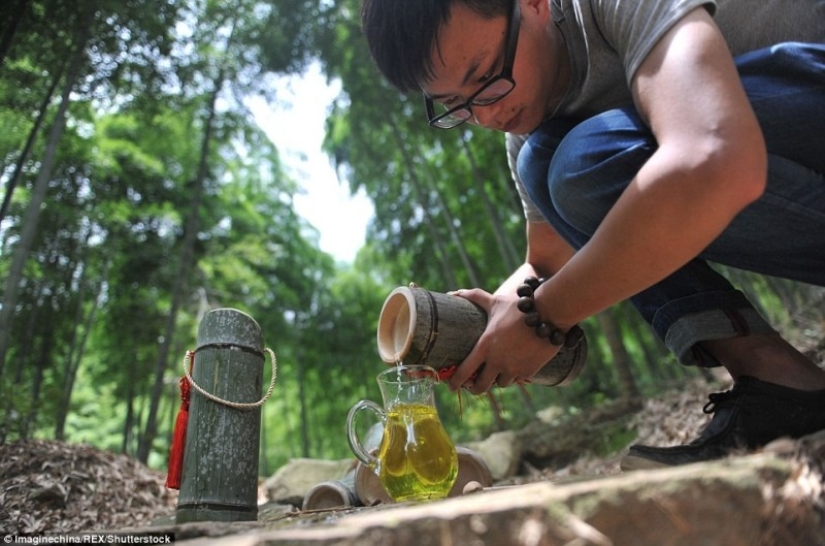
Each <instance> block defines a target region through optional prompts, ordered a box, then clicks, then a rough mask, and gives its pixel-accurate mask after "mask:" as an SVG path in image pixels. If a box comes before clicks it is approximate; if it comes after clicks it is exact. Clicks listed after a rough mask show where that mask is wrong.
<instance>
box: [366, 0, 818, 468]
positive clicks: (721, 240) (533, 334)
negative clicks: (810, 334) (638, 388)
mask: <svg viewBox="0 0 825 546" xmlns="http://www.w3.org/2000/svg"><path fill="white" fill-rule="evenodd" d="M823 21H825V1H823V0H801V1H797V2H782V1H780V0H766V1H764V2H748V1H747V0H718V2H713V1H708V0H639V1H637V2H617V1H615V0H515V2H512V1H510V0H416V1H410V0H407V1H405V0H365V1H364V5H363V9H362V24H363V29H364V33H365V35H366V37H367V41H368V43H369V45H370V50H371V52H372V55H373V57H374V59H375V61H376V63H377V65H378V67H379V69H380V70H381V71H382V73H383V74H384V75H385V76H386V77H387V79H388V80H389V81H390V82H391V83H392V84H393V85H395V86H396V87H397V88H398V89H400V90H401V91H404V92H410V91H421V92H423V93H424V96H425V101H426V106H427V113H428V116H429V121H430V125H432V126H435V127H442V128H450V127H455V126H457V125H460V124H461V123H463V122H466V121H469V122H471V123H475V124H477V125H480V126H483V127H488V128H491V129H496V130H500V131H504V132H507V133H510V134H515V135H527V134H529V135H530V136H529V138H527V140H526V143H525V144H524V148H523V149H522V150H521V152H520V153H519V154H518V165H517V176H516V180H517V183H518V184H521V185H522V186H523V187H520V192H521V194H522V197H523V199H524V202H525V212H526V215H527V220H528V222H527V241H528V251H527V257H526V261H525V263H524V265H522V266H521V267H520V268H519V269H518V270H517V271H516V272H514V273H513V275H512V276H511V277H510V278H509V279H507V280H506V281H505V282H504V283H503V284H502V286H501V287H499V289H498V290H497V291H496V292H495V293H494V294H490V293H487V292H485V291H483V290H480V289H472V290H460V291H458V292H457V293H458V294H459V295H460V296H463V297H466V298H468V299H470V300H472V301H474V302H475V303H477V304H479V305H481V306H482V307H483V308H484V309H485V310H486V311H487V312H488V314H489V323H488V327H487V330H486V331H485V333H484V335H483V336H482V337H481V338H480V339H479V341H478V343H477V344H476V346H475V347H474V349H473V351H472V352H471V353H470V354H469V355H468V356H467V358H466V359H465V361H464V362H463V363H462V364H461V365H460V366H459V367H458V370H457V371H456V373H455V375H454V376H453V377H452V379H451V386H452V387H453V388H460V387H462V386H463V387H466V388H469V389H470V390H471V391H472V392H475V393H481V392H484V391H486V390H488V389H489V388H490V387H491V386H492V385H493V384H498V385H500V386H507V385H510V384H512V383H513V382H514V381H518V380H522V379H527V378H529V377H530V376H531V375H533V374H534V373H535V372H536V371H537V370H538V369H539V368H540V367H541V366H542V365H543V364H544V363H545V362H547V360H548V359H549V358H550V357H551V356H552V355H553V354H555V352H556V351H557V350H558V347H559V345H560V344H561V343H564V342H565V341H567V342H575V340H573V339H571V338H572V337H573V332H576V325H577V324H578V323H579V322H580V321H582V320H584V319H586V318H587V317H589V316H592V315H594V314H595V313H598V312H599V311H601V310H603V309H606V308H607V307H609V306H610V305H613V304H614V303H616V302H618V301H621V300H623V299H626V298H630V299H631V300H632V301H633V303H634V305H635V306H636V307H637V309H638V310H639V311H640V312H641V313H642V315H643V316H644V318H645V319H646V320H647V321H648V322H649V323H650V324H651V325H652V326H653V328H654V330H655V331H656V332H657V334H658V335H659V336H660V337H661V338H662V339H663V341H664V342H665V344H666V345H667V346H668V347H669V348H670V349H671V350H672V351H673V352H674V353H675V354H676V355H677V356H678V358H679V359H680V361H681V362H682V363H684V364H694V365H701V366H716V365H720V364H721V365H722V366H725V368H727V370H728V371H729V372H730V374H731V376H732V377H733V378H734V386H733V388H732V389H731V390H730V391H728V392H725V393H718V394H712V395H711V403H710V404H708V405H706V406H705V411H706V412H708V413H714V417H713V419H712V420H711V422H710V423H709V425H708V426H707V427H706V428H705V430H704V431H703V432H702V434H701V436H700V437H699V438H698V439H697V440H695V441H694V442H692V443H690V444H688V445H685V446H676V447H670V448H660V447H651V446H638V445H637V446H632V447H631V448H630V451H629V453H628V454H627V456H626V457H625V460H624V461H623V468H626V469H634V468H647V467H655V466H662V465H674V464H684V463H689V462H694V461H702V460H709V459H714V458H718V457H722V456H724V455H726V454H727V453H729V452H731V451H733V450H735V449H737V448H742V447H744V448H750V449H753V448H757V447H759V446H762V445H764V444H766V443H768V442H770V441H771V440H773V439H776V438H778V437H781V436H791V437H800V436H803V435H806V434H809V433H812V432H815V431H817V430H821V429H825V371H823V370H822V369H820V368H819V367H818V366H817V365H816V364H814V363H813V362H811V361H810V360H809V359H807V358H806V357H805V356H803V355H802V354H801V353H800V352H799V351H797V350H796V349H794V348H793V347H791V346H790V345H789V344H788V343H787V342H785V341H784V340H783V339H782V338H781V337H780V336H779V335H778V334H777V333H776V332H775V331H774V330H773V329H772V328H771V327H770V326H769V325H768V324H767V323H766V322H765V321H764V320H763V319H762V318H761V317H760V316H759V314H758V313H757V312H756V311H755V310H754V308H753V307H752V305H751V304H750V303H749V302H748V301H747V300H746V298H745V297H744V296H743V295H742V293H741V292H739V291H737V290H735V289H734V288H733V287H731V286H730V284H729V283H728V282H727V281H726V280H725V279H724V278H723V277H721V276H720V275H718V274H717V273H715V272H714V271H713V270H712V269H711V268H710V267H709V266H708V265H707V263H706V261H705V260H709V261H716V262H719V263H724V264H728V265H731V266H734V267H739V268H744V269H750V270H753V271H757V272H761V273H766V274H771V275H778V276H783V277H787V278H790V279H795V280H799V281H803V282H808V283H814V284H819V285H825V45H823V42H825V24H823V23H822V22H823ZM789 42H793V43H789ZM509 146H510V151H511V153H515V150H516V149H517V148H518V147H519V141H518V140H517V139H515V138H509ZM529 276H535V277H544V278H547V280H546V281H545V282H542V283H539V282H537V281H535V280H532V281H531V282H530V283H527V284H526V285H525V286H521V285H522V282H523V280H524V279H525V277H529ZM517 292H518V295H517ZM519 300H521V301H522V302H521V303H517V302H518V301H519ZM525 313H526V314H525ZM525 318H526V319H527V322H528V323H529V326H527V325H525V320H524V319H525Z"/></svg>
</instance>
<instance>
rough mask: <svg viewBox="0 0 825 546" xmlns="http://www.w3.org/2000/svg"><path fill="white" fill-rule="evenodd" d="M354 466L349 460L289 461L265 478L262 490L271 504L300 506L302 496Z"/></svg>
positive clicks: (339, 476) (299, 459)
mask: <svg viewBox="0 0 825 546" xmlns="http://www.w3.org/2000/svg"><path fill="white" fill-rule="evenodd" d="M354 466H355V463H354V461H353V460H351V459H342V460H339V461H327V460H318V459H302V458H298V459H290V460H289V461H288V462H287V463H286V464H285V465H284V466H282V467H281V468H280V469H278V471H277V472H275V474H273V475H272V476H271V477H269V478H267V480H266V481H265V482H264V489H266V493H267V497H268V498H269V500H270V501H272V502H277V503H280V504H292V505H294V506H301V504H302V503H303V499H304V496H305V495H306V494H307V492H309V490H310V489H312V487H313V486H315V485H317V484H319V483H321V482H325V481H327V480H337V479H340V478H342V477H344V475H345V474H346V473H347V472H348V471H349V470H350V469H352V468H353V467H354Z"/></svg>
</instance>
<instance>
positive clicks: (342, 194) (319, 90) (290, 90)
mask: <svg viewBox="0 0 825 546" xmlns="http://www.w3.org/2000/svg"><path fill="white" fill-rule="evenodd" d="M339 90H340V85H332V86H329V85H327V83H326V78H325V77H324V76H323V75H322V74H321V71H320V68H319V67H318V66H317V65H312V66H311V67H310V69H309V70H308V71H307V72H306V73H305V74H303V75H301V76H290V77H283V78H280V79H279V80H278V82H277V83H276V96H277V98H278V100H277V104H272V105H268V104H267V103H266V102H265V101H264V100H263V99H250V101H249V103H248V105H249V107H250V108H251V110H252V112H253V114H254V115H255V118H256V120H257V121H258V124H259V125H260V127H261V128H262V129H263V131H264V132H265V133H266V134H267V136H269V138H270V139H271V140H272V142H274V143H275V146H276V147H277V148H278V152H279V154H280V157H281V160H282V161H283V163H284V167H285V169H286V171H287V173H288V174H289V175H290V176H291V177H292V178H293V179H294V180H296V181H297V182H298V185H299V186H300V187H301V192H300V193H299V194H298V195H296V196H295V209H296V212H297V213H298V215H300V216H302V217H303V218H305V219H306V220H307V221H308V222H309V223H310V224H312V225H313V226H315V228H316V229H318V231H319V233H320V240H319V246H320V248H321V250H323V251H324V252H327V253H329V254H331V255H332V256H333V257H334V258H335V259H336V260H337V261H343V262H349V263H352V261H353V260H354V259H355V255H356V253H357V252H358V250H359V249H360V248H361V247H362V246H363V244H364V234H365V231H366V227H367V223H368V222H369V221H370V219H371V218H372V216H373V207H372V203H370V201H369V199H367V197H366V196H365V195H364V194H363V192H359V193H358V194H356V195H355V196H351V195H350V191H349V185H348V184H347V183H346V182H341V181H339V180H338V178H337V177H336V175H335V170H334V169H333V168H332V165H331V163H330V160H329V158H328V157H327V156H326V154H324V153H323V152H322V151H321V142H322V141H323V139H324V121H325V120H326V115H327V110H328V107H329V105H330V103H331V102H332V99H333V98H334V97H335V96H336V95H337V94H338V92H339Z"/></svg>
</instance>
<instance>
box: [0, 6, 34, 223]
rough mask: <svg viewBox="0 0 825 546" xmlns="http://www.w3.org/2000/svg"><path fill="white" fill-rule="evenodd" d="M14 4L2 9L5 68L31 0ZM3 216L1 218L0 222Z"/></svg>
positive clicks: (0, 49) (0, 42)
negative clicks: (4, 24) (18, 27)
mask: <svg viewBox="0 0 825 546" xmlns="http://www.w3.org/2000/svg"><path fill="white" fill-rule="evenodd" d="M10 4H12V0H3V3H2V4H0V5H2V9H0V21H1V22H4V23H8V24H7V25H6V26H5V27H4V28H3V32H2V33H0V67H2V66H3V61H5V60H6V56H7V55H8V53H9V51H10V50H11V44H12V43H13V42H14V36H15V34H17V25H19V24H20V21H21V20H22V19H23V18H24V17H25V16H26V15H28V13H29V4H31V0H17V2H15V4H16V5H10ZM1 219H2V216H0V220H1Z"/></svg>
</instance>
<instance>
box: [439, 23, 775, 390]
mask: <svg viewBox="0 0 825 546" xmlns="http://www.w3.org/2000/svg"><path fill="white" fill-rule="evenodd" d="M632 91H633V96H634V100H635V102H636V106H637V109H638V110H639V112H640V114H641V115H642V117H643V118H644V119H645V120H646V122H647V123H649V125H650V127H651V129H652V130H653V132H654V134H655V136H656V139H657V141H658V144H659V148H658V149H657V151H656V152H655V153H654V154H653V156H652V157H651V158H650V160H649V161H648V162H647V163H646V164H645V165H644V167H643V168H642V169H641V170H640V171H639V173H638V174H637V176H636V177H635V178H634V179H633V181H632V182H631V183H630V185H629V186H628V188H627V189H626V190H625V192H624V193H623V194H622V196H621V198H620V199H619V200H618V201H617V203H616V204H615V206H614V207H613V208H612V209H611V211H610V212H609V213H608V215H607V216H606V217H605V219H604V221H603V222H602V224H601V226H600V227H599V228H598V229H597V230H596V233H595V234H594V235H593V237H592V239H591V240H590V242H589V243H588V244H586V245H585V246H584V247H582V248H581V249H580V250H579V251H578V252H577V253H576V254H575V255H574V256H572V257H571V258H570V260H569V261H568V262H567V263H566V264H565V265H564V267H562V268H561V269H560V270H559V271H558V272H557V273H556V274H555V275H553V277H552V279H551V280H550V281H548V282H546V283H544V284H543V285H542V286H541V287H540V288H539V289H538V290H536V294H535V297H536V306H537V308H538V311H539V314H540V316H541V317H542V318H543V319H544V320H546V321H550V322H552V323H553V324H555V325H556V326H558V327H560V328H564V329H566V328H569V327H571V326H572V325H574V324H576V323H578V322H581V321H582V320H584V319H586V318H588V317H590V316H592V315H594V314H596V313H598V312H599V311H602V310H604V309H606V308H608V307H610V306H611V305H613V304H615V303H617V302H619V301H621V300H624V299H626V298H628V297H630V296H632V295H634V294H636V293H638V292H640V291H642V290H644V289H645V288H647V287H649V286H651V285H653V284H655V283H656V282H658V281H660V280H661V279H663V278H665V277H666V276H668V275H669V274H671V273H673V272H674V271H676V270H677V269H678V268H680V267H681V266H683V265H684V264H686V263H687V262H688V261H690V260H691V259H693V258H694V257H696V256H697V255H698V254H699V253H700V252H701V251H702V250H703V249H704V248H705V247H707V246H708V245H709V244H710V243H711V242H712V241H713V240H714V239H715V238H716V237H717V236H718V235H719V234H720V233H721V232H722V231H723V230H724V229H725V227H727V225H728V224H729V223H730V222H731V220H732V219H733V218H734V217H735V216H736V214H738V213H739V211H741V210H742V209H743V208H744V207H746V206H747V205H748V204H749V203H751V202H753V201H754V200H756V199H757V198H758V197H759V196H760V195H761V194H762V192H763V191H764V187H765V183H766V178H767V152H766V150H765V144H764V139H763V137H762V133H761V131H760V128H759V125H758V123H757V120H756V118H755V115H754V113H753V110H752V109H751V107H750V104H749V102H748V100H747V97H746V95H745V93H744V90H743V88H742V84H741V82H740V80H739V77H738V74H737V72H736V67H735V65H734V63H733V59H732V57H731V54H730V52H729V51H728V49H727V46H726V44H725V41H724V39H723V37H722V36H721V34H720V32H719V30H718V28H717V27H716V25H715V24H714V22H713V20H712V18H711V17H710V15H709V14H708V13H707V12H706V11H705V10H704V9H702V8H698V9H696V10H694V11H692V12H691V13H690V14H688V15H687V16H686V17H685V18H684V19H682V20H681V21H680V22H679V23H677V24H676V25H675V26H674V27H673V28H672V29H671V30H670V31H669V32H668V33H667V34H665V35H664V36H663V38H662V39H661V40H660V41H659V43H658V44H657V45H656V46H655V47H654V48H653V50H652V51H651V53H650V54H649V55H648V57H647V58H646V59H645V61H644V62H643V63H642V65H641V66H640V68H639V71H638V72H637V74H636V75H635V76H634V78H633V81H632ZM503 300H504V295H503V294H502V295H501V296H498V297H496V298H492V299H490V298H479V300H478V301H476V303H479V304H481V305H482V306H484V307H485V309H488V312H489V313H490V314H491V323H492V324H495V325H496V327H497V328H500V329H498V330H497V331H494V330H492V329H490V328H488V332H489V339H485V336H482V339H481V340H480V342H483V343H480V346H478V347H477V348H478V351H476V350H474V351H473V352H471V354H470V355H469V356H468V358H467V359H466V360H465V362H464V363H463V364H462V365H461V366H460V367H459V368H458V371H457V372H456V374H455V375H454V376H453V379H452V381H451V384H452V385H453V386H454V387H455V386H459V385H462V384H463V383H464V381H466V380H467V379H468V378H469V377H470V376H471V375H472V374H473V373H474V372H476V371H477V370H479V368H480V367H481V364H482V363H486V365H485V366H484V367H483V369H481V371H480V373H479V376H478V377H477V379H476V381H475V383H474V386H473V388H472V390H473V392H483V391H485V390H487V389H489V387H490V386H492V384H493V383H494V382H496V380H497V377H499V376H501V377H504V378H511V377H516V378H518V377H525V375H526V376H529V375H531V374H532V373H535V371H537V370H538V369H539V368H540V367H541V365H542V364H543V363H544V362H546V359H545V360H542V358H544V356H546V352H545V353H544V356H542V355H540V354H539V352H538V349H537V347H534V346H533V344H532V342H528V341H527V338H525V337H524V336H523V335H522V332H520V331H519V328H520V329H521V330H526V331H528V332H529V333H530V334H531V335H532V332H531V331H530V330H529V329H528V328H526V327H525V326H524V324H523V323H522V322H521V321H519V320H516V319H517V316H516V315H518V314H519V312H518V311H517V310H516V309H515V305H514V304H513V303H514V301H515V296H514V295H513V296H510V300H509V301H503ZM497 314H500V315H501V316H496V315H497ZM488 332H485V335H488ZM533 337H535V335H533ZM510 340H514V341H510ZM539 341H541V340H539ZM516 343H519V344H524V343H529V346H528V347H516V345H515V344H516ZM544 343H545V345H547V343H546V341H544ZM551 356H552V355H551Z"/></svg>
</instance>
